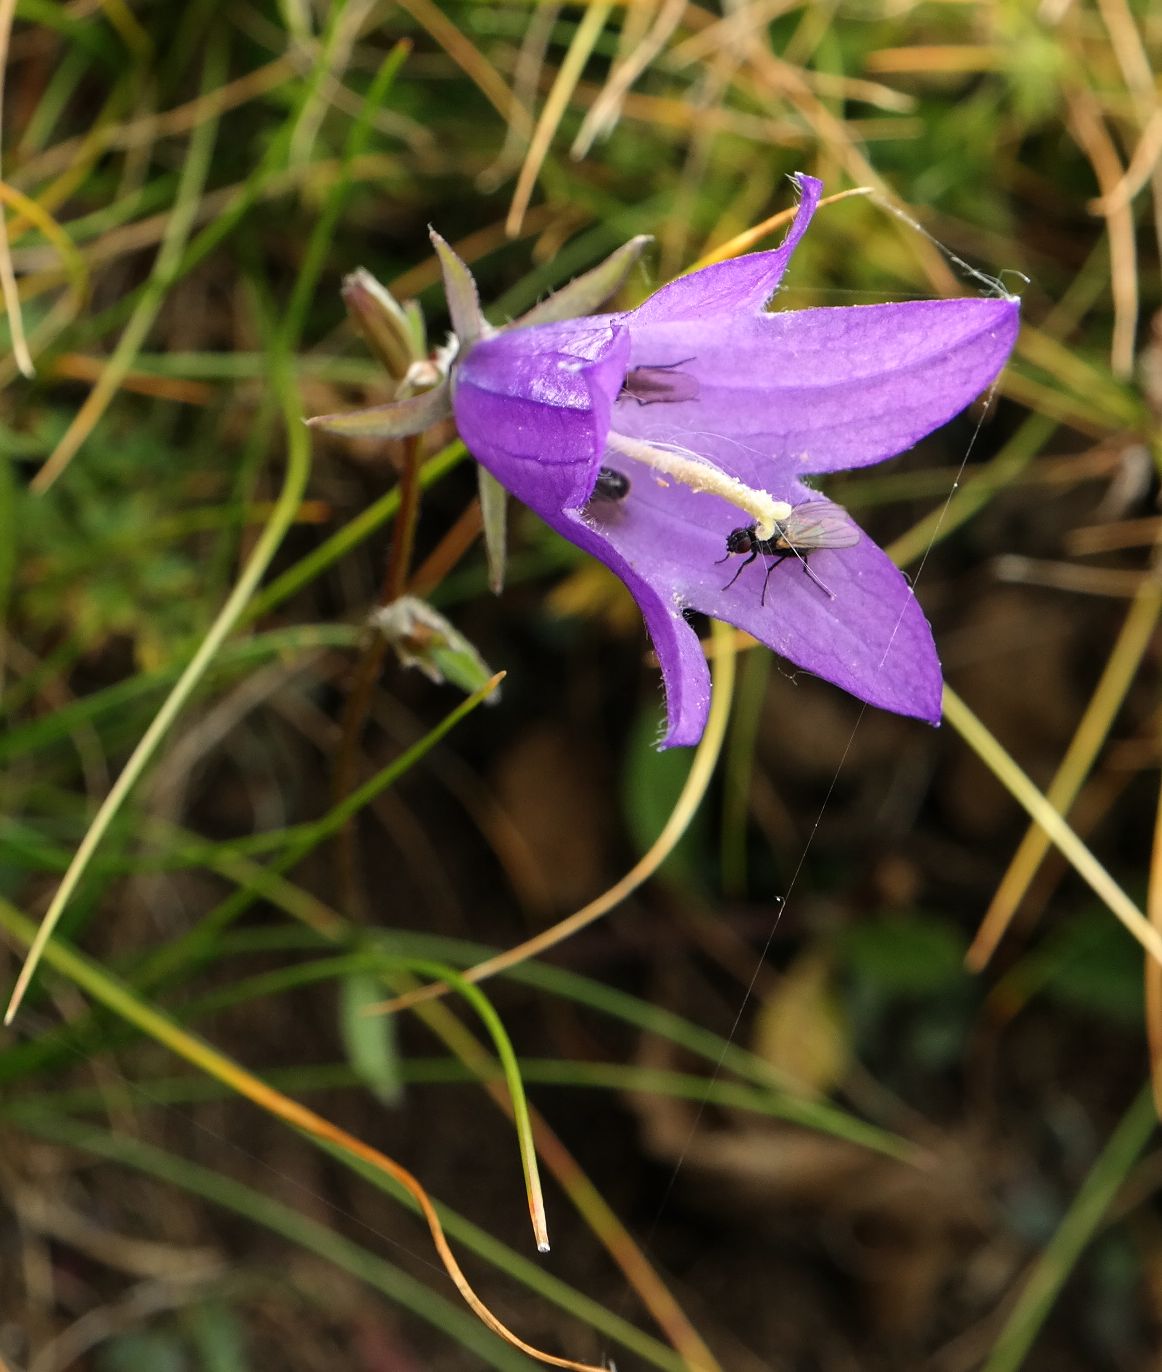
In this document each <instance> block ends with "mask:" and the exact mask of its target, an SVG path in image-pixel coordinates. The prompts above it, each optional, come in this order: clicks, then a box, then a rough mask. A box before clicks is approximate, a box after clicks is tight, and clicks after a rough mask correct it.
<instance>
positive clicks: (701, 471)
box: [605, 430, 792, 539]
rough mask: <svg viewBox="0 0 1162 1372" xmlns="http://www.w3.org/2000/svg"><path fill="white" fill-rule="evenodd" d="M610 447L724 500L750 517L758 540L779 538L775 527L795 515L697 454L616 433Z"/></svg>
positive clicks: (607, 440)
mask: <svg viewBox="0 0 1162 1372" xmlns="http://www.w3.org/2000/svg"><path fill="white" fill-rule="evenodd" d="M605 441H606V446H607V447H609V448H612V449H613V451H614V452H617V453H621V455H622V456H623V457H630V458H633V460H634V461H635V462H641V463H644V465H645V466H647V467H652V468H653V469H654V470H655V471H657V472H661V473H662V475H663V476H668V477H669V478H670V479H671V480H672V481H677V482H680V483H681V484H682V485H683V486H688V487H689V488H690V490H692V491H701V492H704V493H705V494H706V495H717V496H721V498H722V499H723V500H728V501H729V502H730V503H731V504H732V505H734V506H735V507H736V508H737V509H740V510H742V511H743V513H744V514H747V515H749V516H750V518H751V520H752V521H753V523H754V526H755V528H754V531H755V537H756V538H760V539H769V538H773V537H774V536H775V526H776V525H778V524H781V523H782V522H783V521H784V520H785V519H787V518H788V517H789V515H790V513H791V508H792V507H791V506H790V505H788V504H787V502H786V501H785V500H776V499H775V498H774V497H773V496H772V495H771V494H770V492H768V491H757V490H755V489H754V488H753V487H751V486H747V485H745V484H744V483H743V482H741V481H739V479H738V478H737V477H734V476H728V475H727V474H726V472H724V471H720V470H719V468H717V467H715V466H713V465H712V464H711V463H709V462H707V461H705V460H704V459H703V458H701V457H698V456H697V455H696V454H693V453H687V452H685V451H679V450H678V449H675V448H671V447H664V446H662V445H660V444H656V443H644V442H642V440H641V439H639V438H627V437H626V435H625V434H619V433H615V432H613V431H612V430H611V431H610V433H609V436H608V438H607V439H606V440H605Z"/></svg>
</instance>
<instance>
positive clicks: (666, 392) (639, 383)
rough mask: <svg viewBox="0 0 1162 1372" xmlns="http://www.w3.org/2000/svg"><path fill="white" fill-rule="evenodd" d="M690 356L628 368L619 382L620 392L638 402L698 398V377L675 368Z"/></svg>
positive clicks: (619, 397) (653, 402)
mask: <svg viewBox="0 0 1162 1372" xmlns="http://www.w3.org/2000/svg"><path fill="white" fill-rule="evenodd" d="M693 361H694V359H693V358H692V357H684V358H683V359H682V360H681V361H680V362H660V363H659V364H658V365H657V366H656V367H631V368H630V369H629V371H628V372H627V373H626V376H625V381H624V382H623V383H622V387H621V395H619V396H618V399H619V400H620V399H621V398H622V396H628V397H629V399H630V400H636V401H637V403H638V404H639V405H657V404H659V403H661V402H663V401H669V402H670V403H673V402H675V401H679V400H697V399H698V379H697V377H693V376H691V375H690V374H689V372H680V371H678V368H679V367H684V366H685V365H686V364H687V362H693Z"/></svg>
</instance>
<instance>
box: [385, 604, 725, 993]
mask: <svg viewBox="0 0 1162 1372" xmlns="http://www.w3.org/2000/svg"><path fill="white" fill-rule="evenodd" d="M712 630H713V636H714V642H715V644H716V645H717V647H718V653H717V656H716V657H715V669H714V690H713V693H712V694H711V698H710V715H709V718H708V719H707V721H706V730H705V732H704V733H703V735H702V738H701V740H700V741H699V744H698V747H697V749H696V751H695V753H694V758H693V761H692V762H691V763H690V772H689V775H688V776H687V778H686V784H685V785H684V786H683V788H682V792H681V794H680V795H679V797H678V800H677V802H676V803H675V805H674V809H673V811H672V812H671V814H670V817H669V819H668V820H667V821H666V823H665V825H664V826H663V828H662V832H661V833H660V834H659V835H658V837H657V839H656V840H655V841H654V843H653V846H652V847H651V848H650V849H649V851H648V852H647V853H645V854H644V855H643V856H642V857H641V858H640V859H639V860H638V862H636V863H635V864H634V866H633V867H631V868H630V870H629V871H628V872H627V873H626V874H625V876H623V877H622V878H621V880H620V881H617V882H615V883H614V884H613V885H612V886H611V887H609V889H608V890H607V891H605V892H603V893H602V894H601V895H600V896H598V897H597V899H596V900H591V901H590V902H589V904H588V905H585V906H583V907H582V908H581V909H580V910H577V911H575V912H574V913H573V914H571V915H569V916H568V917H567V918H566V919H563V920H560V921H559V922H558V923H557V924H554V925H553V926H552V928H551V929H545V930H544V931H542V932H541V933H540V934H537V935H536V936H535V937H534V938H531V939H527V940H526V941H525V942H524V943H521V944H518V945H517V946H516V947H515V948H510V949H509V950H508V951H507V952H505V953H500V954H498V955H497V956H496V957H494V958H489V959H488V960H487V961H485V962H482V963H479V964H477V966H475V967H470V968H469V969H468V970H467V971H466V972H465V973H464V977H465V980H467V981H471V982H476V981H484V980H486V979H487V978H488V977H492V976H495V975H496V974H497V973H498V972H502V971H504V970H505V969H506V968H508V967H513V966H515V965H516V964H517V963H519V962H523V961H525V960H526V959H527V958H532V957H537V956H538V955H539V954H541V953H543V952H545V951H546V950H547V949H549V948H553V947H555V946H556V945H557V944H558V943H561V942H563V941H564V940H565V939H567V938H571V937H572V936H573V935H574V934H576V933H578V932H579V931H580V930H582V929H584V928H586V927H587V926H588V925H590V924H592V923H593V922H594V921H595V920H598V919H600V918H601V917H602V916H603V915H606V914H608V913H609V911H610V910H613V909H615V908H616V907H617V906H618V905H620V904H621V902H622V901H623V900H625V899H626V897H627V896H629V895H631V894H632V893H633V892H634V891H636V890H637V888H638V887H639V886H641V885H642V883H643V882H645V881H648V880H649V878H650V877H651V876H653V874H654V873H655V872H656V871H657V870H658V868H659V867H660V866H661V865H662V863H663V862H665V860H666V858H668V857H669V855H670V854H671V853H672V852H673V850H674V848H675V847H676V846H677V843H678V841H679V839H680V838H681V837H682V835H683V834H684V833H685V832H686V829H687V827H688V826H689V824H690V821H691V820H692V819H693V818H694V815H695V813H696V812H697V810H698V807H699V805H701V803H702V800H703V797H704V796H705V795H706V789H707V787H708V786H709V785H710V778H711V777H712V776H713V775H714V768H715V766H716V765H717V762H718V755H719V753H720V752H721V751H722V740H723V738H724V737H725V734H726V724H727V720H728V719H729V718H730V703H731V700H732V698H733V696H734V669H735V662H736V652H735V649H734V646H733V645H734V637H733V633H732V631H731V630H730V629H728V628H727V627H726V626H725V625H722V624H719V623H717V622H715V623H714V624H713V625H712ZM446 991H447V988H446V987H441V986H426V987H422V988H420V989H419V990H417V991H414V992H409V993H408V994H407V995H405V996H397V997H396V998H395V999H394V1000H391V1001H385V1002H384V1004H383V1005H381V1006H380V1007H379V1008H380V1010H381V1011H382V1012H383V1013H385V1014H390V1013H394V1012H396V1011H398V1010H403V1009H407V1008H409V1007H410V1006H413V1005H417V1004H419V1003H420V1002H422V1001H425V1000H431V999H433V998H434V997H437V996H441V995H444V994H445V993H446Z"/></svg>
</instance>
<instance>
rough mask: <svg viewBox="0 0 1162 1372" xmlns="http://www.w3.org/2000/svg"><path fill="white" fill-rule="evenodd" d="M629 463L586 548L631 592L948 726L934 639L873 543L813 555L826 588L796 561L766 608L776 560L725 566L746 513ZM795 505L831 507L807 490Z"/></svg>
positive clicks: (858, 692) (732, 561)
mask: <svg viewBox="0 0 1162 1372" xmlns="http://www.w3.org/2000/svg"><path fill="white" fill-rule="evenodd" d="M620 465H621V469H622V470H623V472H624V474H626V475H628V476H629V478H630V481H631V487H630V494H629V496H628V497H627V498H626V499H625V500H623V501H621V502H620V503H619V504H617V505H614V506H612V507H607V506H606V505H605V504H604V503H602V502H594V503H593V504H592V505H590V506H589V508H588V510H587V511H586V516H587V518H588V521H589V526H590V527H589V529H588V530H587V532H588V533H589V534H590V535H591V537H590V538H589V539H588V540H586V541H585V542H584V543H582V546H583V547H585V548H586V549H587V551H590V552H592V553H593V554H594V556H596V557H599V558H600V559H601V560H602V561H603V562H605V563H606V564H607V565H608V566H610V567H612V568H613V570H614V571H616V572H617V574H618V575H619V576H621V577H622V579H623V580H625V581H626V582H627V584H630V585H631V590H633V589H634V586H633V585H632V584H631V579H630V577H629V576H627V575H626V572H625V571H624V570H623V569H624V568H626V567H628V568H629V569H631V572H632V577H633V578H634V579H635V580H636V581H638V582H644V583H645V584H646V585H648V586H649V587H651V588H652V589H653V591H654V594H655V595H656V596H658V597H660V598H662V600H663V602H665V600H666V597H667V595H668V597H669V601H670V603H672V604H673V605H675V607H681V606H683V605H690V606H692V607H693V608H694V609H697V610H701V611H704V612H705V613H707V614H710V615H713V616H715V617H716V618H718V619H723V620H725V621H727V622H728V623H730V624H734V625H736V626H737V627H738V628H740V629H745V630H746V631H747V632H748V633H750V634H753V635H754V636H755V637H756V638H757V639H759V640H760V641H761V642H763V643H765V644H767V645H768V646H769V647H771V648H773V649H774V651H775V652H777V653H779V654H781V655H782V656H783V657H785V658H787V659H788V660H789V661H791V662H793V663H794V664H795V665H796V666H798V667H802V668H804V669H805V670H807V671H810V672H813V673H815V675H817V676H821V677H824V678H825V679H826V680H828V681H832V682H834V683H835V684H836V685H837V686H840V687H842V688H843V689H844V690H845V691H849V692H850V693H851V694H852V695H855V696H858V697H859V699H861V700H866V701H868V702H869V703H870V704H873V705H878V706H880V707H882V708H883V709H887V710H895V711H897V712H898V713H900V714H906V715H914V716H917V717H918V718H920V719H926V720H929V721H930V722H932V723H937V722H938V721H939V719H940V694H941V674H940V663H939V660H938V658H937V656H936V649H935V646H934V644H933V642H932V633H931V630H930V629H929V627H928V623H927V621H926V620H925V618H924V615H923V613H922V612H921V610H920V608H919V606H918V605H917V603H916V600H915V598H914V596H913V594H912V590H911V587H910V586H909V585H908V583H907V581H906V580H905V579H904V577H903V576H902V575H901V573H900V572H899V571H898V570H897V568H896V567H895V566H894V565H893V564H892V563H891V561H890V560H889V559H888V557H887V555H886V554H885V553H884V552H882V551H881V549H879V548H878V547H876V545H875V544H874V543H873V542H872V541H871V540H870V539H869V538H868V537H867V536H866V535H861V538H860V541H859V542H858V543H857V544H855V545H854V546H853V547H849V548H840V549H830V548H823V549H817V550H815V551H812V552H811V553H810V555H809V556H810V562H809V565H810V568H811V571H812V572H813V573H814V578H815V579H813V578H812V576H809V575H807V574H806V573H805V572H804V569H803V564H802V562H801V561H800V560H799V559H798V558H797V557H796V556H794V555H792V556H791V557H789V558H787V560H786V561H785V562H783V563H782V564H781V565H779V566H777V567H775V568H774V569H773V570H772V571H771V575H770V580H769V582H768V583H767V591H766V598H765V604H764V602H763V581H764V577H765V576H766V573H767V564H768V562H769V561H770V560H771V559H769V558H767V557H766V556H765V555H762V554H760V555H759V556H758V557H756V559H755V560H754V562H753V563H751V564H750V565H749V566H746V567H743V566H742V563H743V559H742V558H740V557H730V558H727V557H726V556H725V551H726V536H727V534H729V532H730V531H731V529H732V528H734V527H737V526H738V525H739V524H740V523H741V522H742V519H741V517H740V515H739V512H738V511H737V510H735V509H734V508H733V507H732V506H730V505H728V504H726V503H725V502H723V501H721V500H718V499H717V498H715V497H712V496H705V495H695V494H694V493H692V492H690V491H687V490H685V489H683V488H681V487H675V486H668V487H660V486H659V485H658V483H657V482H656V481H655V480H654V479H653V478H652V477H651V476H650V474H649V473H647V472H645V471H644V470H643V469H641V468H640V467H638V466H637V464H635V463H627V462H625V461H621V464H620ZM791 498H792V499H797V498H805V499H810V500H812V501H818V500H819V499H820V497H819V496H818V494H817V493H815V492H811V493H808V492H806V491H804V490H802V489H800V490H798V491H797V492H795V493H793V494H792V495H791ZM558 527H560V526H559V525H558ZM562 531H563V532H566V535H567V536H571V537H574V541H576V542H580V541H581V540H580V539H578V538H577V537H576V536H575V535H570V534H568V531H567V530H562ZM740 568H741V571H740ZM736 572H740V574H739V576H738V578H737V580H734V581H733V582H732V578H733V577H734V575H735V573H736ZM820 582H822V583H823V586H825V587H826V589H823V587H821V586H820V584H819V583H820ZM728 583H732V584H729V585H728ZM636 594H637V591H636V590H635V595H636ZM679 627H680V628H685V625H684V624H683V625H680V626H678V625H675V629H676V630H677V629H678V628H679ZM651 633H656V630H655V629H654V628H653V626H652V625H651ZM669 689H670V685H669V681H667V691H669ZM666 741H667V743H669V742H671V741H676V740H671V738H670V737H667V740H666Z"/></svg>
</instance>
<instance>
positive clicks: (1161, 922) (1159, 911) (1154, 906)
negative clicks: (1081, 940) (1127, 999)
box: [1144, 789, 1162, 1119]
mask: <svg viewBox="0 0 1162 1372" xmlns="http://www.w3.org/2000/svg"><path fill="white" fill-rule="evenodd" d="M1146 913H1147V914H1148V915H1149V917H1150V923H1151V924H1152V925H1153V927H1154V928H1155V929H1157V930H1159V931H1160V932H1162V789H1160V790H1159V793H1158V809H1157V812H1156V814H1155V819H1154V847H1153V849H1152V851H1151V853H1150V885H1149V889H1148V891H1147V893H1146ZM1144 970H1145V978H1146V1042H1147V1043H1148V1044H1149V1046H1150V1081H1151V1083H1152V1085H1153V1087H1154V1108H1155V1110H1157V1112H1158V1118H1159V1119H1162V966H1159V965H1158V963H1157V962H1156V961H1155V960H1154V959H1153V958H1147V959H1146V964H1145V969H1144Z"/></svg>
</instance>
